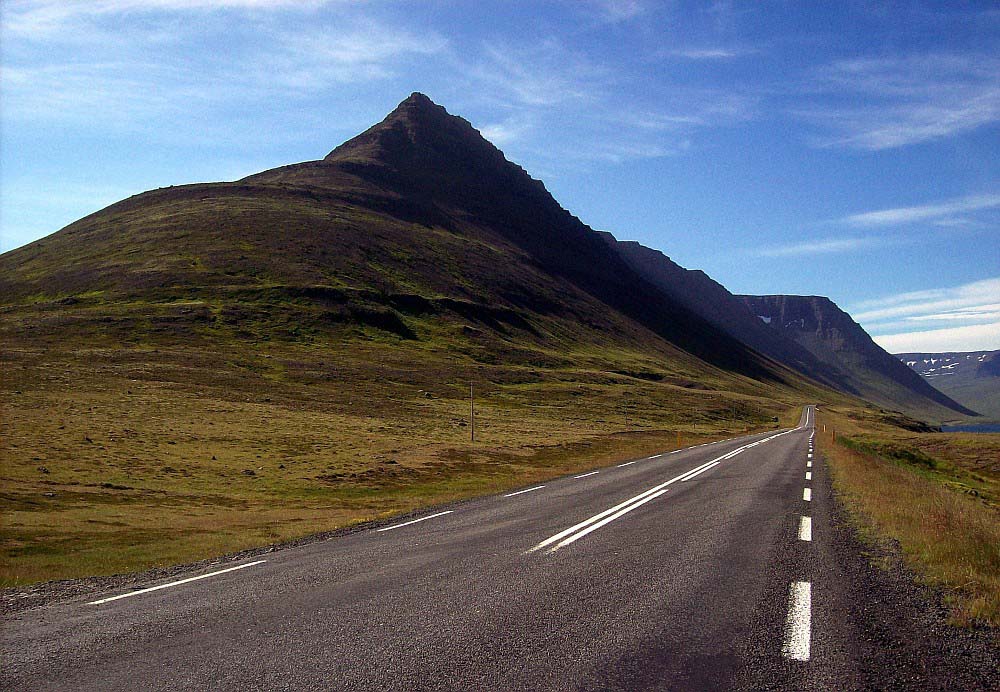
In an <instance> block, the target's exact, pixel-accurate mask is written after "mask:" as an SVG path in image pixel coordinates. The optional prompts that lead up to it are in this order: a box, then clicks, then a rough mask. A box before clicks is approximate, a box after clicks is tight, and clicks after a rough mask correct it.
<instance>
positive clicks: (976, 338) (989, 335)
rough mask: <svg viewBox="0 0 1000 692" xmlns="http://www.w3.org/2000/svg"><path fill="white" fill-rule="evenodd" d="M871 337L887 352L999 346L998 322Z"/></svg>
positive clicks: (958, 349)
mask: <svg viewBox="0 0 1000 692" xmlns="http://www.w3.org/2000/svg"><path fill="white" fill-rule="evenodd" d="M872 339H873V340H874V341H875V343H877V344H878V345H879V346H881V347H882V348H884V349H885V350H886V351H888V352H889V353H946V352H950V351H958V352H962V351H990V350H995V349H1000V321H997V322H991V323H989V324H976V325H969V326H965V327H945V328H943V329H928V330H925V331H913V332H903V333H898V334H882V335H879V336H873V337H872Z"/></svg>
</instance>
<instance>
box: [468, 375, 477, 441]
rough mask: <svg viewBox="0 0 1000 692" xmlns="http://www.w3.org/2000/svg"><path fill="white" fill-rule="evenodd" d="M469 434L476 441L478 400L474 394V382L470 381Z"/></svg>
mask: <svg viewBox="0 0 1000 692" xmlns="http://www.w3.org/2000/svg"><path fill="white" fill-rule="evenodd" d="M469 422H470V423H471V425H469V434H470V435H471V437H472V442H475V441H476V400H475V399H474V398H473V396H472V383H471V382H470V383H469Z"/></svg>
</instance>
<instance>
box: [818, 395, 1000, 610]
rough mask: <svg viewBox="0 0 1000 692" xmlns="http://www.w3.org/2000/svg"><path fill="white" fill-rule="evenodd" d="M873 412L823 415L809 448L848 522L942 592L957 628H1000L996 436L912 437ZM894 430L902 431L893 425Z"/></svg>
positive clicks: (999, 456)
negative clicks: (892, 548)
mask: <svg viewBox="0 0 1000 692" xmlns="http://www.w3.org/2000/svg"><path fill="white" fill-rule="evenodd" d="M899 422H900V420H899V419H898V417H895V416H886V415H882V414H879V413H877V412H874V411H862V410H858V409H840V408H835V407H825V408H824V409H823V410H822V411H821V412H820V414H819V415H818V417H817V429H818V432H817V435H816V440H817V446H818V448H819V451H820V452H821V453H822V454H823V456H824V457H825V458H826V459H827V461H828V462H829V464H830V468H831V470H832V472H833V478H834V484H835V487H836V488H837V490H838V492H839V493H840V495H841V497H842V498H843V499H844V501H845V503H846V505H847V508H848V511H849V512H850V514H851V516H852V518H853V520H854V521H855V522H856V523H857V525H858V526H859V527H860V528H861V530H862V533H863V535H865V536H867V537H868V539H869V540H871V541H879V540H883V539H885V538H889V539H893V540H895V541H898V543H899V545H900V547H901V549H902V552H903V555H904V557H905V559H906V562H907V564H908V565H909V566H910V567H911V568H912V569H913V570H914V571H915V572H916V573H917V574H918V575H920V577H921V578H922V579H924V580H926V581H927V582H928V583H930V584H933V585H935V586H937V587H940V588H942V589H944V590H945V592H946V595H947V599H948V601H949V602H950V604H951V605H952V608H953V620H954V622H955V623H957V624H971V623H982V624H987V625H990V626H992V627H996V626H1000V506H998V503H997V500H998V491H1000V435H974V434H963V433H947V434H945V433H934V432H916V431H913V430H907V429H905V428H901V427H899V426H898V424H899ZM903 424H904V425H908V424H907V423H906V422H905V421H903Z"/></svg>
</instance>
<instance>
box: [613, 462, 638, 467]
mask: <svg viewBox="0 0 1000 692" xmlns="http://www.w3.org/2000/svg"><path fill="white" fill-rule="evenodd" d="M636 461H638V460H636ZM634 463H635V461H626V462H625V463H624V464H618V468H622V467H623V466H631V465H632V464H634Z"/></svg>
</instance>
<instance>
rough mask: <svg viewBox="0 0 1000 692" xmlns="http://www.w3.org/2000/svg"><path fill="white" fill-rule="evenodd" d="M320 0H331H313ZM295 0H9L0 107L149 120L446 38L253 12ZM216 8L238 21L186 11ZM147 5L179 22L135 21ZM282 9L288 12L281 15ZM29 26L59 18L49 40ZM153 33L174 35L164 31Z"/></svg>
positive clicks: (437, 48)
mask: <svg viewBox="0 0 1000 692" xmlns="http://www.w3.org/2000/svg"><path fill="white" fill-rule="evenodd" d="M307 4H308V3H307ZM318 4H326V3H313V5H318ZM290 6H294V8H295V10H294V11H293V12H292V14H293V15H295V17H297V18H298V19H299V20H301V19H302V17H300V16H299V14H298V13H300V12H301V11H303V9H304V8H305V5H302V4H298V3H288V2H279V1H276V2H267V1H265V0H222V1H221V2H208V0H147V1H140V0H99V1H97V2H93V3H74V2H68V3H49V2H23V3H16V4H15V5H14V7H13V8H12V9H11V10H8V9H7V8H5V15H4V20H5V21H4V27H5V40H6V43H7V46H6V47H7V56H5V58H6V64H5V66H4V99H3V102H2V104H0V105H2V108H3V112H4V115H5V116H7V117H12V118H17V119H21V120H32V121H36V122H37V121H39V120H42V121H51V122H70V123H80V122H83V123H92V122H100V123H101V125H102V127H106V126H109V125H111V126H116V127H119V128H126V129H130V128H131V129H135V128H140V129H141V128H145V127H148V126H149V124H150V123H152V122H155V121H159V122H160V123H163V122H167V123H169V124H171V125H175V124H178V123H186V122H187V123H189V122H191V121H192V119H196V118H198V117H199V115H200V114H205V113H207V112H210V111H212V110H213V109H216V110H218V109H226V108H230V109H236V110H238V109H239V107H244V108H245V107H247V106H248V105H249V104H259V103H261V102H266V101H268V100H269V99H273V98H274V97H275V96H281V97H285V96H310V95H315V94H318V93H322V92H323V91H324V90H328V89H330V88H331V87H333V86H337V85H345V84H357V83H362V84H366V83H369V82H372V81H375V80H384V79H389V78H392V77H394V76H395V75H396V74H397V73H398V71H399V70H400V69H402V68H405V67H408V65H409V64H410V62H412V61H413V60H422V59H430V58H433V57H434V56H437V55H440V54H442V53H444V52H445V51H446V50H447V48H448V43H447V41H446V40H445V39H444V38H443V37H442V36H440V35H438V34H436V33H434V32H429V31H423V32H420V33H417V32H415V31H412V30H410V29H407V28H403V27H397V26H391V25H388V24H385V23H382V22H379V21H376V20H373V19H371V18H369V17H366V16H363V15H360V14H354V13H351V12H347V13H345V14H338V15H337V21H336V22H335V23H330V22H327V23H326V24H323V23H316V24H315V25H310V26H305V27H304V26H302V25H301V22H292V24H291V25H287V24H284V23H277V22H275V23H264V24H260V23H258V21H257V19H256V18H255V17H254V16H253V13H254V12H261V11H265V10H266V11H271V10H279V9H286V11H288V10H287V8H288V7H290ZM217 9H230V10H234V11H239V12H240V13H241V14H240V15H239V21H235V20H233V18H232V17H230V18H227V19H219V20H218V21H213V20H212V18H207V17H206V18H200V19H199V18H192V16H191V13H192V12H197V11H202V10H204V11H209V10H217ZM154 10H155V11H158V12H167V13H173V14H171V18H172V20H174V21H179V22H182V23H183V30H179V29H178V30H176V31H170V30H169V29H168V28H164V27H163V26H161V24H163V22H161V21H160V20H159V19H158V20H157V21H152V22H146V21H131V19H132V18H133V15H134V14H136V13H142V12H149V11H154ZM282 16H283V17H284V18H285V19H287V13H286V14H283V15H282ZM12 18H13V19H12ZM126 19H129V21H127V22H125V23H123V22H124V20H126ZM193 19H199V21H192V20H193ZM164 21H165V20H164ZM166 24H167V25H169V26H173V25H171V24H170V23H169V22H166ZM36 26H37V27H43V28H49V27H55V26H58V27H59V31H58V32H56V33H55V34H54V35H51V36H48V38H47V39H46V41H45V43H44V44H42V45H43V46H44V49H39V48H36V47H35V45H34V42H35V41H36V40H37V39H38V38H39V34H35V33H32V32H31V31H28V29H29V28H33V27H36ZM175 28H176V27H175ZM21 32H25V33H24V35H21ZM151 32H153V33H154V34H155V35H156V36H160V34H163V35H164V36H168V37H169V38H164V39H162V41H161V40H159V39H156V38H154V37H152V36H151ZM239 32H243V33H245V34H247V35H248V36H249V37H250V38H252V40H251V41H250V42H249V43H248V44H247V47H245V48H242V49H240V51H241V52H236V53H233V52H226V51H222V52H219V53H215V52H205V51H188V50H183V49H179V47H178V45H177V43H178V42H181V43H191V44H195V43H208V44H210V43H212V42H214V41H221V40H223V36H224V35H225V34H237V33H239ZM42 35H44V31H43V32H42ZM181 127H182V128H183V126H181Z"/></svg>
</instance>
